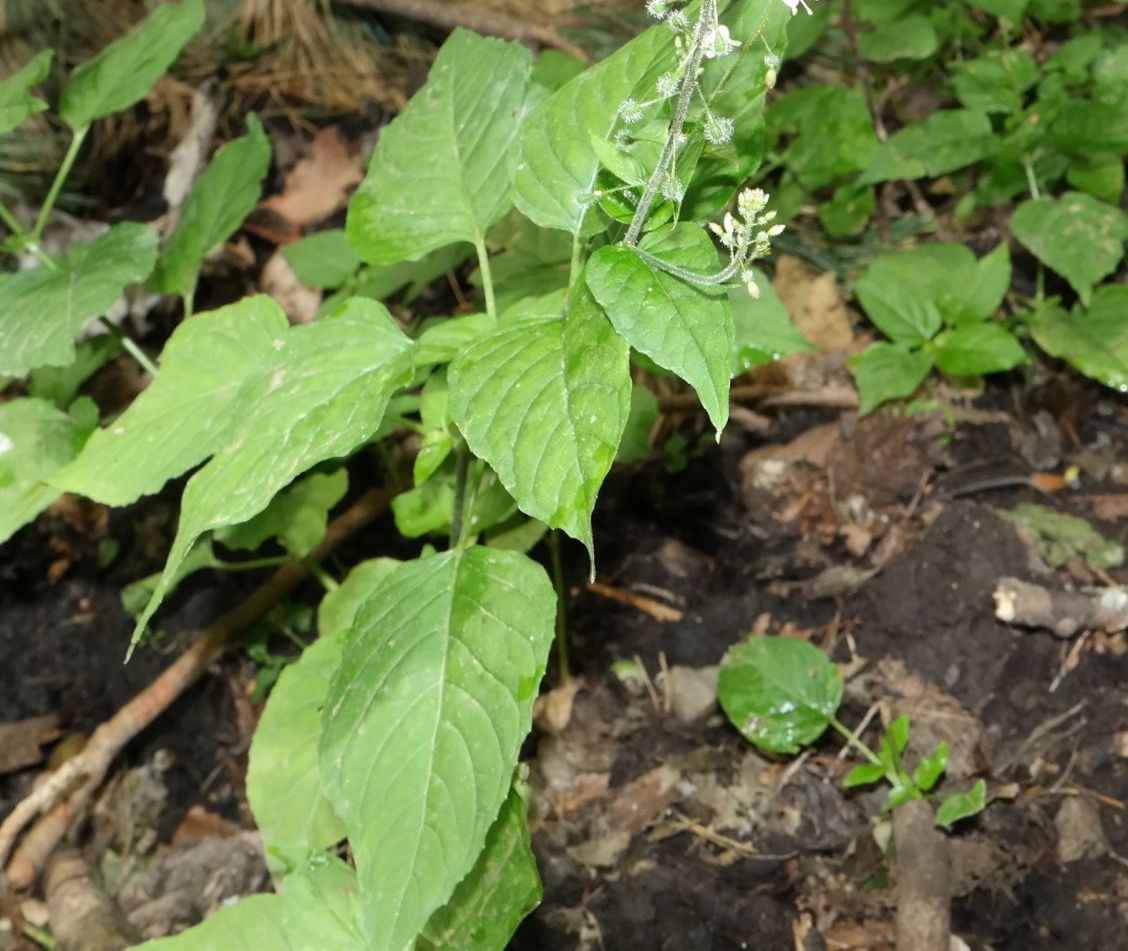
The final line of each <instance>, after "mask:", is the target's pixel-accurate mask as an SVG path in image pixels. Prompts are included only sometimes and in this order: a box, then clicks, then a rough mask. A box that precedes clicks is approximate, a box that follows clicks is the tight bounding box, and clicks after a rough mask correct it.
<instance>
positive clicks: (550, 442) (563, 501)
mask: <svg viewBox="0 0 1128 951" xmlns="http://www.w3.org/2000/svg"><path fill="white" fill-rule="evenodd" d="M629 354H630V348H629V347H628V346H627V344H626V342H625V341H624V340H623V339H622V338H621V337H619V336H618V335H617V334H616V333H615V331H614V330H613V329H612V328H611V325H610V324H609V323H608V322H607V319H606V318H605V317H604V315H603V313H602V312H601V311H600V310H599V308H598V307H597V306H596V304H595V302H594V301H593V300H592V299H591V297H590V296H589V295H588V294H586V293H578V294H577V295H576V298H575V300H574V301H573V303H572V305H571V307H570V308H569V310H568V314H567V315H566V316H565V318H564V319H562V320H561V319H559V318H546V319H542V320H530V321H520V322H516V323H513V324H506V325H505V326H503V327H501V328H499V329H498V330H496V331H494V332H493V333H491V334H489V335H488V336H486V337H483V338H482V339H481V340H479V341H478V342H476V343H474V344H473V345H471V346H470V347H469V348H468V349H467V350H465V351H464V352H463V353H462V354H461V355H459V356H458V357H456V358H455V360H454V362H453V363H451V365H450V371H449V382H450V411H451V415H452V417H453V418H454V420H455V422H456V423H457V424H458V427H459V429H460V430H461V431H462V434H463V436H465V438H466V442H467V443H468V445H469V446H470V448H471V450H472V451H473V452H474V454H475V455H477V456H479V457H481V458H483V459H485V460H486V461H487V462H488V463H489V464H490V466H492V467H493V469H494V470H495V471H496V472H497V474H498V476H499V477H500V478H501V481H502V484H503V485H504V486H505V487H506V489H508V490H509V494H510V495H512V496H513V498H514V499H515V500H516V501H517V504H518V505H519V506H520V508H521V511H523V512H525V513H526V514H527V515H530V516H532V517H533V518H536V519H540V521H542V522H545V523H547V524H548V525H550V526H551V527H553V528H561V529H563V530H564V531H565V532H567V533H568V534H569V535H571V536H572V537H573V538H575V539H577V540H578V541H580V542H583V544H584V545H586V546H587V548H588V552H589V554H590V553H591V551H592V537H591V513H592V509H593V508H594V507H595V498H596V495H597V494H598V492H599V487H600V485H602V483H603V479H604V477H605V476H606V475H607V472H608V470H609V469H610V468H611V463H612V462H613V461H614V459H615V453H616V451H617V450H618V447H619V441H620V439H621V438H622V434H623V428H624V427H625V426H626V423H627V418H628V416H629V414H630V399H631V379H630V368H629Z"/></svg>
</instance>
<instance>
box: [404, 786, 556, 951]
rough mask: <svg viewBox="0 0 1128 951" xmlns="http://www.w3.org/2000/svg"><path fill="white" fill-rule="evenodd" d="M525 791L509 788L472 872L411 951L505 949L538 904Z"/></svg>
mask: <svg viewBox="0 0 1128 951" xmlns="http://www.w3.org/2000/svg"><path fill="white" fill-rule="evenodd" d="M527 799H528V787H526V786H524V784H521V783H518V784H516V785H515V786H514V788H513V790H512V792H510V794H509V797H508V798H507V799H506V800H505V804H504V805H503V806H502V807H501V815H499V816H498V818H497V820H496V821H495V822H494V824H493V826H492V827H491V828H490V831H489V834H488V835H487V836H486V846H485V848H484V849H483V850H482V853H481V855H479V856H478V861H477V862H476V863H475V864H474V868H473V870H472V871H471V872H470V874H469V875H468V876H466V878H464V879H463V880H462V881H461V882H459V884H458V887H457V888H456V889H455V890H454V894H453V895H452V896H451V898H450V901H448V902H447V903H446V905H444V906H443V907H442V908H440V909H439V910H438V911H436V912H435V913H434V914H433V915H432V916H431V920H430V921H428V922H427V927H426V928H424V929H423V933H422V935H420V937H419V941H418V943H417V944H416V945H415V951H464V949H465V951H470V949H476V948H504V947H506V946H507V945H508V943H509V939H510V938H512V937H513V932H514V931H516V930H517V926H518V925H519V924H520V923H521V920H522V919H523V918H524V917H525V916H526V915H527V914H528V913H529V912H530V911H532V910H533V909H534V908H535V907H536V906H537V904H538V903H539V902H540V899H541V882H540V874H539V872H538V871H537V861H536V857H535V856H534V855H533V850H532V844H531V843H530V841H529V828H528V823H527V821H526V814H527V813H528V809H529V806H528V802H527Z"/></svg>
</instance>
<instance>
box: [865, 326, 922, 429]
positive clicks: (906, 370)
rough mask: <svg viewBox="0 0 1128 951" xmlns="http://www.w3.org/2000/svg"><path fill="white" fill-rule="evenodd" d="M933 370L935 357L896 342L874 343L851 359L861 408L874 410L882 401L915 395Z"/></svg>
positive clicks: (868, 410)
mask: <svg viewBox="0 0 1128 951" xmlns="http://www.w3.org/2000/svg"><path fill="white" fill-rule="evenodd" d="M931 369H932V357H930V356H929V355H928V354H927V353H926V352H924V351H921V350H908V349H906V348H905V347H903V346H901V345H900V344H896V343H883V342H881V341H878V342H877V343H871V344H870V345H869V346H868V347H866V349H865V350H863V351H862V352H861V353H860V354H858V355H857V356H856V357H854V358H853V359H852V360H851V361H850V372H851V373H853V374H854V382H855V383H857V385H858V395H859V396H860V397H861V405H860V406H859V409H861V411H862V412H863V413H869V412H872V411H873V410H874V409H876V408H877V407H878V406H880V405H881V404H882V403H888V402H889V401H890V400H899V399H903V398H905V397H906V396H912V394H913V393H914V392H915V391H916V388H917V387H918V386H920V385H921V384H922V383H923V382H924V380H925V377H927V376H928V373H929V371H930V370H931Z"/></svg>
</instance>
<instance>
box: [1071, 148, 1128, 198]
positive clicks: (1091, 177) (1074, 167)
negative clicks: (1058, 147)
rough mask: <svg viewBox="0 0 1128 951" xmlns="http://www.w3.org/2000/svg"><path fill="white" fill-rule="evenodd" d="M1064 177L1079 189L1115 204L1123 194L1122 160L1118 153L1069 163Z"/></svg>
mask: <svg viewBox="0 0 1128 951" xmlns="http://www.w3.org/2000/svg"><path fill="white" fill-rule="evenodd" d="M1065 179H1066V181H1067V182H1069V184H1070V185H1072V186H1073V187H1074V188H1076V189H1078V190H1079V191H1083V192H1086V193H1088V194H1090V195H1092V196H1093V197H1094V198H1100V199H1101V200H1102V201H1107V202H1109V203H1110V204H1113V205H1116V204H1119V202H1120V198H1121V196H1122V195H1123V194H1124V160H1123V159H1122V158H1121V157H1120V156H1119V155H1104V156H1099V155H1098V156H1093V157H1091V158H1088V159H1079V160H1077V161H1074V162H1072V163H1071V164H1070V166H1069V168H1068V169H1067V170H1066V173H1065Z"/></svg>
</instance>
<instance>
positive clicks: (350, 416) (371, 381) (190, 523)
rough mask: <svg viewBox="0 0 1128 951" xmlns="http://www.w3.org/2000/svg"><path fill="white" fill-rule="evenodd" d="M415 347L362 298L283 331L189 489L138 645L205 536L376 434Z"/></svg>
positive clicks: (143, 618) (387, 317) (139, 627)
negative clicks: (264, 371) (274, 353)
mask: <svg viewBox="0 0 1128 951" xmlns="http://www.w3.org/2000/svg"><path fill="white" fill-rule="evenodd" d="M411 347H412V344H411V341H410V340H408V338H407V337H405V336H404V335H403V333H402V331H400V329H399V327H398V326H397V325H396V323H395V321H394V320H393V319H392V317H391V315H390V314H389V313H388V312H387V310H386V309H385V308H384V307H383V306H382V305H380V304H377V303H376V302H375V301H369V300H364V299H363V298H355V299H353V300H352V301H350V303H349V305H348V306H347V307H346V308H345V309H344V310H342V311H340V312H338V313H336V314H333V315H331V316H329V317H326V318H324V319H322V320H319V321H317V322H316V323H312V324H304V325H302V326H298V327H292V328H290V330H289V332H288V333H287V334H285V335H284V336H283V337H281V339H280V340H279V342H278V358H277V362H276V364H275V365H274V367H273V368H272V369H271V371H270V373H269V374H268V375H266V376H265V377H252V378H251V379H249V380H248V381H247V383H246V384H245V385H244V386H243V387H242V389H241V390H240V391H239V394H238V396H237V397H236V399H235V400H234V403H233V405H232V406H231V408H230V411H229V413H230V417H229V418H230V426H229V428H228V429H227V431H226V432H225V433H224V434H223V437H222V438H221V439H220V441H219V445H218V446H217V447H216V453H215V455H214V456H213V457H212V459H211V461H210V462H209V463H208V464H207V465H206V466H204V468H203V469H201V470H200V471H199V472H197V473H196V474H195V475H194V476H193V477H192V479H191V480H190V481H189V483H188V486H187V488H186V489H185V490H184V500H183V503H182V505H181V513H180V526H179V528H178V529H177V532H176V538H175V540H174V541H173V544H172V550H171V551H170V552H169V556H168V562H167V563H166V564H165V568H164V573H163V575H162V576H161V579H162V580H161V584H160V585H159V586H158V587H157V591H156V593H155V594H154V595H153V600H152V601H151V602H150V603H149V606H148V607H147V608H146V609H145V613H144V614H143V615H142V616H141V619H140V620H139V621H138V624H137V627H136V629H135V630H134V635H133V644H134V645H135V644H136V642H137V639H138V638H139V637H140V635H141V633H142V631H143V630H144V627H145V624H146V622H147V621H148V620H149V618H150V617H152V615H153V612H154V611H155V610H156V609H157V607H158V606H159V604H160V602H161V601H162V600H163V598H164V596H165V594H166V593H167V581H166V579H171V578H172V577H173V576H174V575H175V573H176V568H177V565H178V564H179V562H180V560H181V559H182V558H183V557H184V556H185V555H186V554H187V552H188V550H189V549H190V548H191V547H192V544H193V542H195V540H196V539H197V538H198V537H199V536H200V535H202V534H203V533H204V532H206V531H208V530H210V529H214V528H219V527H221V526H223V525H234V524H237V523H239V522H245V521H247V519H249V518H251V517H252V516H254V515H257V514H258V513H259V512H261V511H262V510H263V509H264V508H266V506H267V505H268V504H269V503H270V500H271V499H272V498H273V497H274V495H275V493H277V492H278V490H279V489H281V488H282V487H283V486H286V485H288V484H289V483H290V482H291V481H293V479H294V477H295V476H297V475H299V474H300V473H302V472H304V471H305V470H306V469H309V468H310V467H311V466H314V465H316V464H317V463H319V462H323V461H325V460H326V459H335V458H339V457H343V456H347V455H349V454H350V453H352V452H353V451H354V450H355V449H356V448H357V447H358V446H360V445H362V444H363V443H364V442H366V441H367V440H368V439H369V438H371V436H372V435H373V433H374V432H375V431H376V429H377V427H379V425H380V422H381V420H382V419H383V416H384V409H385V407H386V406H387V403H388V400H389V398H390V397H391V395H392V393H393V392H394V391H395V390H396V389H398V388H399V387H401V386H405V385H406V384H407V383H408V382H410V380H411V377H412V372H413V366H412V361H411Z"/></svg>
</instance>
